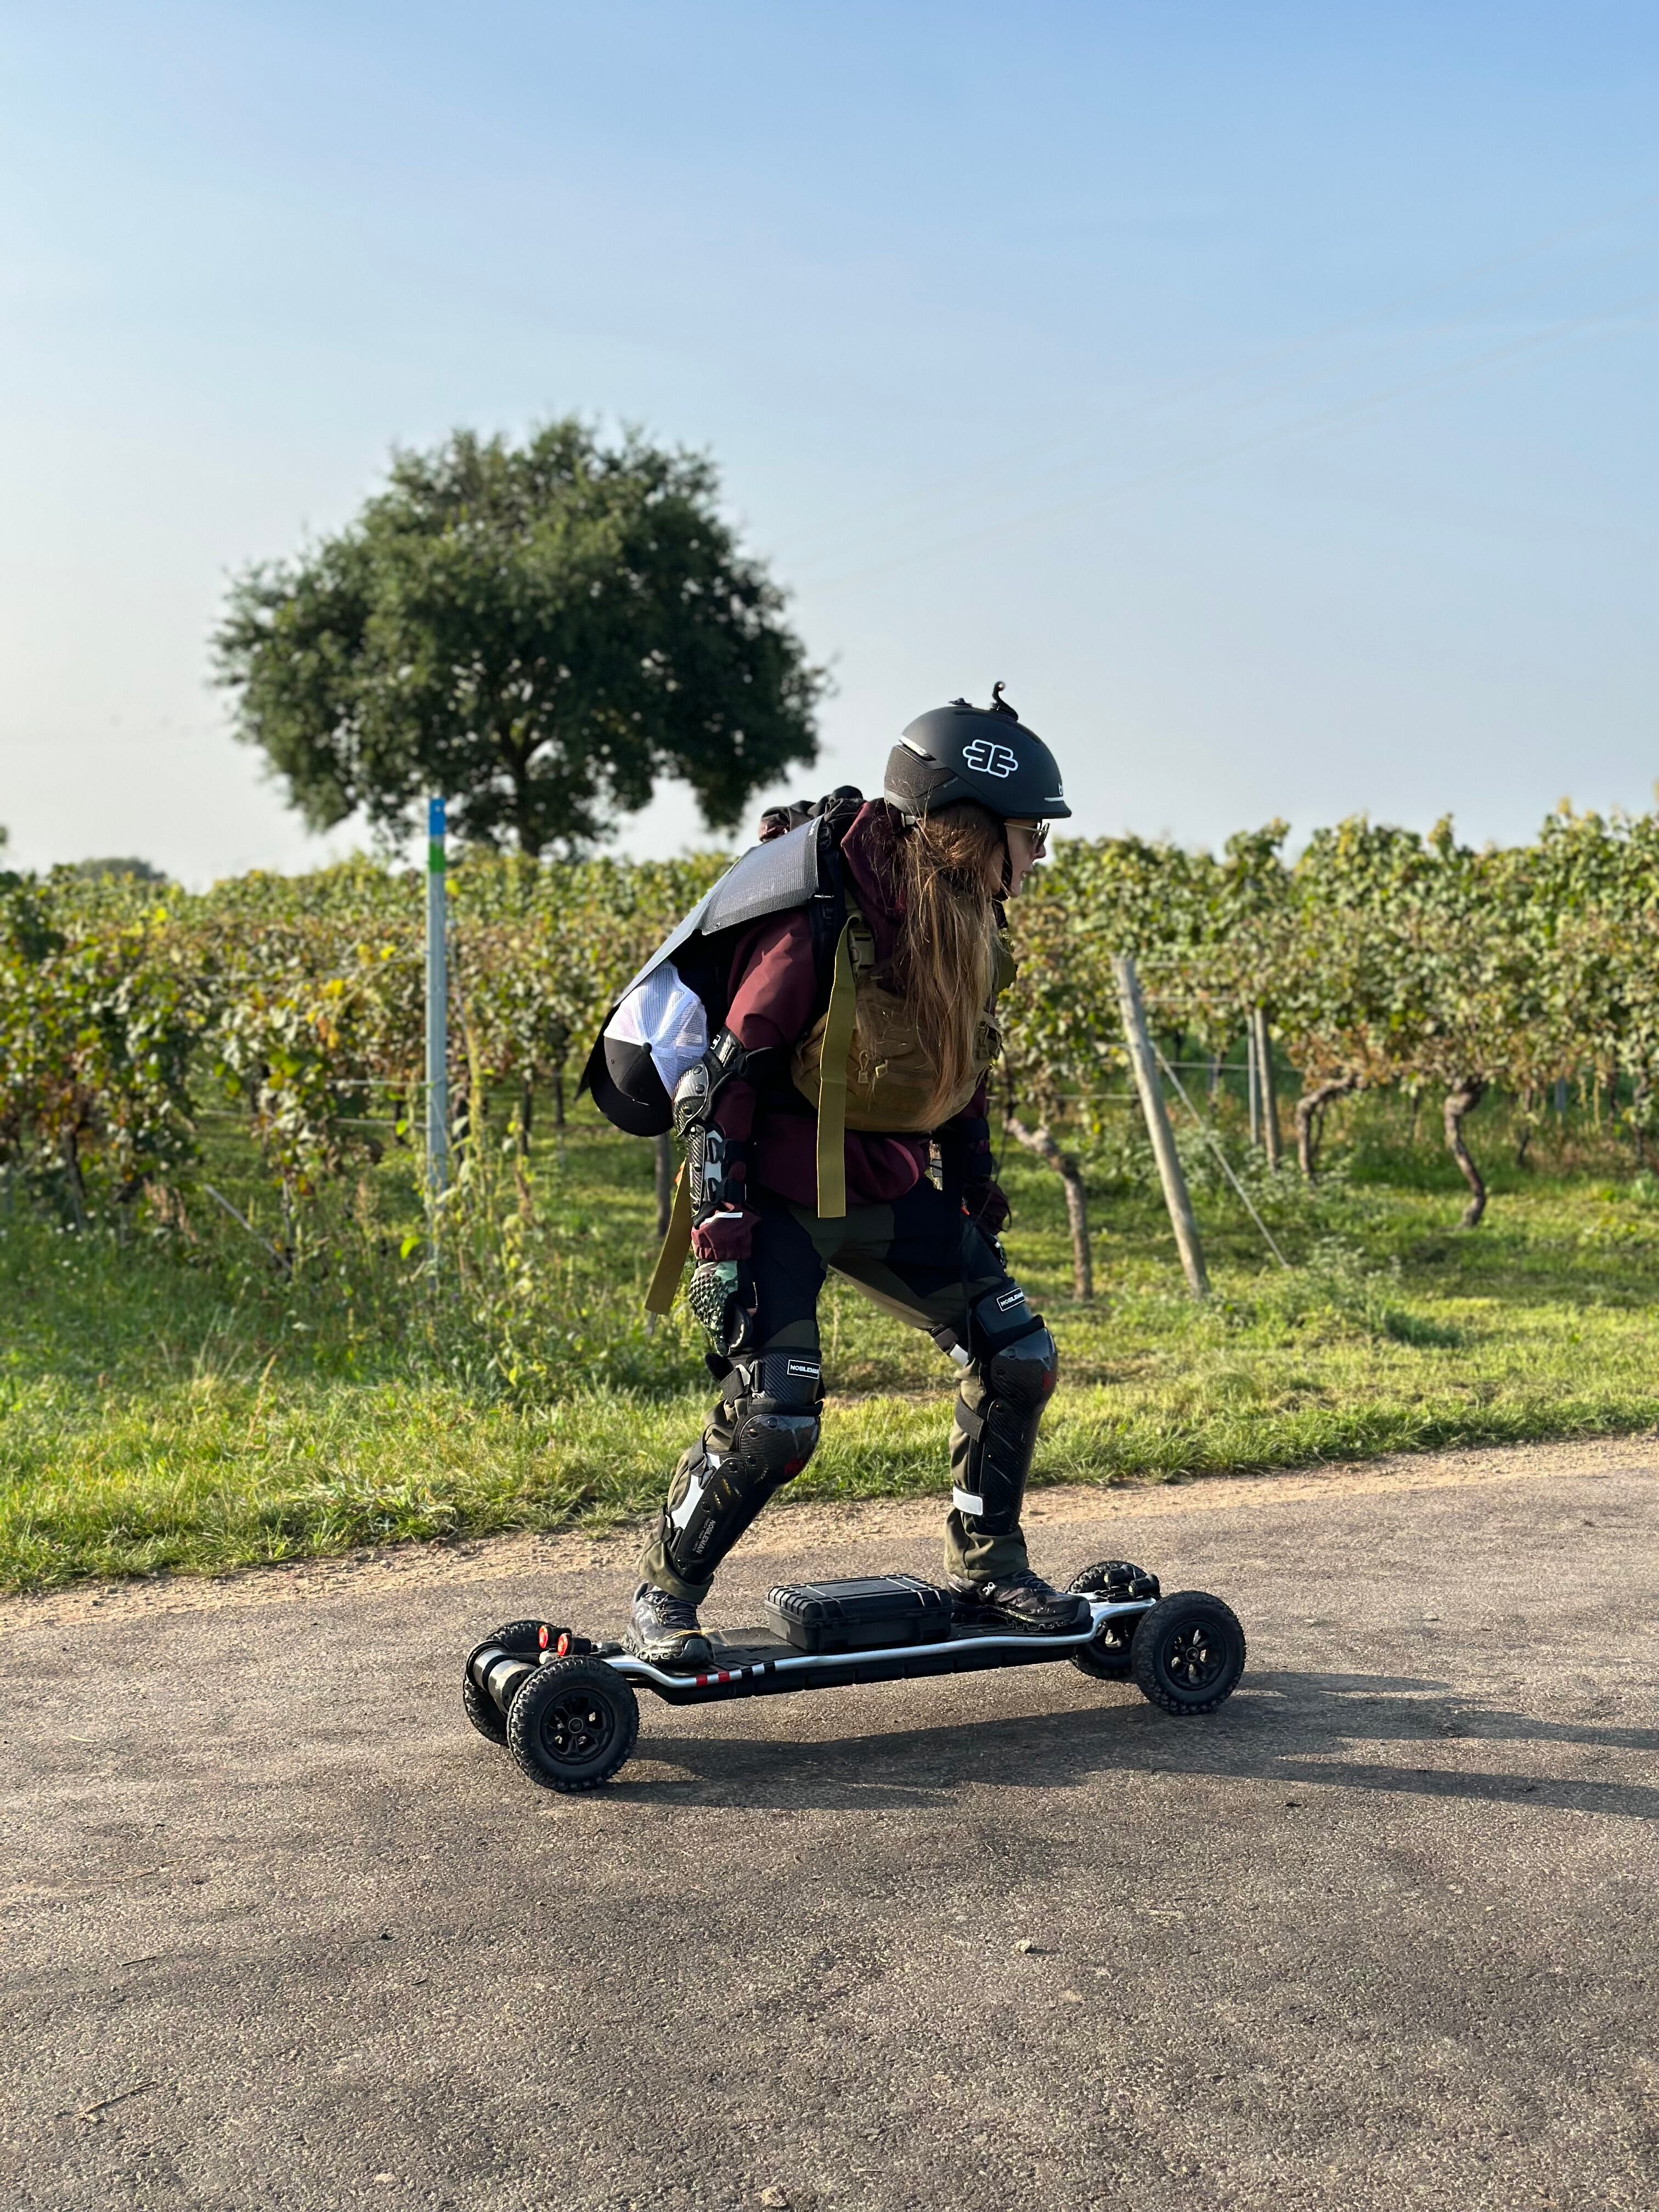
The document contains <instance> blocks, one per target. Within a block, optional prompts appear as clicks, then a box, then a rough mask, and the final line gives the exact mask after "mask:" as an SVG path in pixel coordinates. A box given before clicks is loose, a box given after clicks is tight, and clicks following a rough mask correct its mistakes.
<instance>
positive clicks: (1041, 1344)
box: [981, 1326, 1060, 1406]
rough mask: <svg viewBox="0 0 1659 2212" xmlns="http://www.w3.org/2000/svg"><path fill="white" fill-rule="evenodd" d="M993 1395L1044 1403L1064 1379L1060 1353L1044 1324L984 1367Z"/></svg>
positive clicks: (1014, 1401)
mask: <svg viewBox="0 0 1659 2212" xmlns="http://www.w3.org/2000/svg"><path fill="white" fill-rule="evenodd" d="M981 1373H982V1374H983V1375H984V1377H985V1380H986V1383H987V1386H988V1387H989V1389H990V1393H991V1395H992V1397H993V1398H995V1399H1000V1400H1003V1401H1006V1403H1007V1404H1009V1405H1013V1406H1041V1405H1042V1403H1043V1402H1044V1401H1045V1400H1046V1399H1047V1398H1048V1395H1049V1394H1050V1393H1051V1392H1052V1391H1053V1389H1054V1385H1055V1383H1057V1382H1058V1381H1059V1380H1060V1352H1059V1349H1058V1347H1057V1346H1056V1345H1055V1343H1054V1339H1053V1337H1052V1336H1050V1335H1049V1334H1048V1330H1047V1329H1046V1328H1042V1327H1041V1326H1039V1327H1037V1328H1034V1329H1032V1330H1030V1332H1029V1334H1026V1335H1024V1336H1021V1337H1016V1338H1015V1340H1014V1341H1013V1342H1012V1344H1005V1345H1004V1346H1003V1347H1002V1349H1001V1351H1000V1352H993V1353H992V1354H991V1357H990V1358H988V1359H987V1361H986V1363H985V1364H984V1367H983V1368H982V1369H981Z"/></svg>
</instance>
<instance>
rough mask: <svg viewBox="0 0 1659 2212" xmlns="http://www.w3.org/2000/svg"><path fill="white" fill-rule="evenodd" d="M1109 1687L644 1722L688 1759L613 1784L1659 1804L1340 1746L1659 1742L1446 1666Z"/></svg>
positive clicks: (645, 1749)
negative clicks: (1233, 1792) (799, 1717)
mask: <svg viewBox="0 0 1659 2212" xmlns="http://www.w3.org/2000/svg"><path fill="white" fill-rule="evenodd" d="M1102 1694H1103V1699H1108V1700H1109V1702H1104V1703H1103V1704H1101V1705H1097V1706H1093V1707H1085V1708H1084V1709H1083V1710H1081V1711H1070V1712H1064V1713H1034V1714H1030V1715H1019V1716H1017V1717H1007V1718H1000V1719H995V1720H986V1721H978V1722H965V1723H955V1724H953V1725H951V1726H949V1727H945V1728H933V1729H899V1730H896V1731H894V1732H892V1733H890V1734H888V1735H879V1734H861V1735H847V1736H839V1737H830V1738H827V1739H824V1738H819V1739H817V1740H813V1741H781V1740H779V1739H776V1738H773V1737H745V1736H737V1735H712V1734H710V1735H702V1734H698V1735H690V1734H684V1735H664V1734H661V1733H659V1732H658V1731H657V1730H656V1729H650V1728H647V1734H646V1735H645V1736H644V1738H643V1739H642V1740H641V1746H640V1756H641V1759H645V1760H664V1761H667V1762H670V1763H671V1765H672V1766H673V1767H675V1768H676V1769H678V1770H679V1771H678V1774H677V1775H676V1776H675V1777H674V1778H672V1779H671V1780H663V1779H653V1778H651V1777H650V1776H649V1775H648V1774H642V1775H641V1776H640V1777H639V1778H637V1779H634V1780H630V1779H629V1773H628V1771H626V1770H625V1771H624V1772H623V1775H622V1777H621V1778H619V1780H618V1781H617V1783H615V1784H613V1785H612V1787H611V1791H610V1792H609V1793H607V1794H608V1795H610V1796H612V1797H613V1798H618V1797H619V1798H622V1799H624V1800H625V1799H629V1798H632V1799H634V1800H635V1801H636V1802H641V1803H647V1802H651V1803H663V1802H667V1801H668V1800H670V1799H676V1798H677V1799H678V1801H679V1802H682V1803H684V1802H688V1800H693V1801H695V1802H699V1803H703V1804H708V1803H714V1804H729V1805H748V1806H754V1805H762V1806H765V1805H776V1806H779V1807H792V1808H815V1807H816V1808H826V1809H832V1808H855V1807H860V1806H862V1807H866V1808H868V1807H871V1806H872V1805H891V1806H907V1805H913V1806H924V1805H927V1804H933V1805H938V1804H939V1802H941V1800H945V1799H948V1798H949V1797H950V1796H951V1793H952V1792H954V1791H956V1790H961V1789H963V1787H964V1786H967V1785H969V1784H973V1785H976V1786H978V1787H981V1788H985V1787H987V1786H988V1787H991V1788H997V1787H1000V1786H1005V1785H1006V1786H1008V1787H1011V1788H1019V1789H1030V1788H1031V1787H1033V1786H1036V1787H1038V1788H1042V1787H1049V1788H1066V1787H1068V1786H1073V1785H1075V1784H1079V1783H1083V1782H1086V1781H1089V1780H1091V1778H1094V1777H1096V1776H1099V1775H1106V1774H1112V1773H1120V1774H1121V1773H1141V1774H1146V1773H1179V1774H1208V1775H1214V1776H1218V1777H1227V1776H1236V1777H1238V1778H1248V1779H1251V1780H1255V1781H1267V1782H1273V1783H1275V1784H1285V1785H1286V1786H1287V1787H1293V1788H1295V1789H1296V1790H1330V1789H1340V1790H1385V1791H1394V1792H1403V1793H1405V1794H1407V1795H1408V1796H1420V1797H1437V1798H1459V1797H1461V1798H1469V1799H1474V1800H1482V1801H1486V1802H1491V1803H1498V1804H1515V1805H1541V1806H1552V1807H1556V1808H1563V1809H1565V1810H1569V1811H1572V1812H1581V1813H1586V1812H1593V1813H1611V1814H1622V1815H1624V1816H1625V1817H1626V1818H1628V1819H1632V1820H1659V1788H1654V1787H1650V1786H1647V1785H1644V1784H1632V1783H1613V1782H1596V1781H1592V1780H1584V1779H1580V1778H1570V1777H1556V1776H1548V1775H1542V1776H1541V1775H1529V1774H1526V1773H1503V1772H1489V1771H1476V1770H1473V1769H1471V1768H1468V1767H1467V1766H1459V1765H1419V1764H1416V1763H1414V1762H1413V1759H1411V1757H1410V1753H1409V1751H1407V1755H1406V1756H1404V1757H1402V1758H1401V1759H1400V1760H1399V1762H1398V1763H1395V1761H1393V1760H1389V1759H1356V1758H1352V1757H1349V1758H1343V1757H1340V1756H1338V1755H1336V1754H1338V1753H1340V1752H1341V1751H1342V1749H1343V1748H1344V1747H1347V1746H1352V1747H1355V1748H1358V1747H1360V1746H1364V1747H1376V1746H1380V1745H1383V1744H1398V1745H1401V1746H1402V1747H1422V1748H1424V1749H1426V1748H1427V1747H1430V1746H1431V1745H1432V1746H1437V1747H1438V1746H1442V1745H1448V1744H1449V1743H1451V1742H1453V1741H1459V1742H1469V1743H1476V1742H1490V1743H1504V1744H1512V1745H1528V1744H1572V1745H1577V1746H1581V1747H1591V1748H1594V1749H1598V1750H1603V1751H1608V1752H1613V1751H1647V1752H1652V1751H1659V1729H1641V1728H1627V1727H1619V1726H1608V1727H1601V1726H1598V1725H1597V1724H1596V1723H1594V1722H1590V1721H1585V1722H1562V1721H1550V1720H1541V1719H1537V1718H1534V1717H1533V1716H1532V1715H1530V1714H1528V1713H1518V1712H1512V1711H1504V1710H1501V1709H1498V1708H1494V1707H1488V1706H1483V1705H1480V1704H1478V1703H1476V1702H1474V1701H1473V1700H1470V1699H1467V1698H1462V1697H1458V1696H1456V1695H1455V1694H1453V1693H1452V1692H1450V1690H1449V1686H1448V1685H1447V1684H1445V1683H1444V1682H1441V1681H1435V1680H1419V1679H1416V1678H1413V1677H1409V1676H1407V1677H1401V1676H1394V1675H1382V1674H1377V1675H1367V1674H1292V1673H1279V1674H1260V1675H1255V1676H1253V1677H1251V1678H1250V1680H1249V1682H1248V1683H1247V1685H1246V1686H1245V1687H1244V1688H1243V1689H1241V1690H1240V1691H1239V1692H1238V1693H1237V1696H1236V1697H1235V1698H1234V1699H1232V1700H1231V1703H1230V1704H1229V1705H1226V1706H1225V1708H1224V1710H1223V1711H1221V1712H1219V1713H1217V1714H1213V1715H1212V1716H1210V1717H1206V1718H1202V1719H1197V1720H1177V1719H1175V1718H1173V1717H1170V1716H1168V1715H1165V1714H1164V1713H1160V1712H1158V1711H1154V1710H1153V1709H1152V1707H1151V1706H1149V1705H1146V1704H1144V1703H1143V1702H1142V1701H1141V1699H1139V1697H1135V1698H1134V1699H1133V1703H1130V1702H1128V1700H1127V1699H1126V1698H1125V1696H1123V1695H1122V1694H1121V1693H1116V1694H1115V1693H1114V1692H1112V1691H1110V1690H1105V1691H1103V1693H1102ZM688 1776H689V1777H690V1779H691V1781H692V1783H693V1784H694V1787H693V1789H692V1790H690V1791H688V1790H686V1788H685V1781H686V1778H687V1777H688Z"/></svg>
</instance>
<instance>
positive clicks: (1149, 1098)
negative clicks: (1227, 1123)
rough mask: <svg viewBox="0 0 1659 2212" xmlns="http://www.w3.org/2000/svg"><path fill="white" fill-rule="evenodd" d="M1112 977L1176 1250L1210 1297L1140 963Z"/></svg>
mask: <svg viewBox="0 0 1659 2212" xmlns="http://www.w3.org/2000/svg"><path fill="white" fill-rule="evenodd" d="M1112 975H1113V979H1114V981H1115V982H1116V984H1117V1003H1118V1010H1119V1012H1121V1015H1122V1017H1123V1035H1124V1039H1125V1041H1126V1042H1127V1045H1128V1048H1129V1065H1130V1066H1132V1067H1133V1070H1134V1076H1135V1088H1136V1090H1137V1091H1139V1093H1140V1110H1141V1112H1142V1113H1143V1114H1144V1115H1146V1133H1147V1135H1148V1136H1149V1137H1150V1138H1151V1139H1152V1156H1153V1158H1155V1159H1156V1160H1157V1162H1158V1181H1159V1182H1161V1183H1162V1184H1163V1186H1164V1205H1165V1206H1168V1208H1169V1209H1170V1227H1171V1228H1172V1229H1173V1230H1174V1231H1175V1240H1176V1250H1177V1251H1178V1252H1179V1253H1180V1255H1181V1265H1182V1269H1183V1271H1184V1272H1185V1274H1186V1277H1187V1286H1188V1289H1189V1290H1190V1291H1192V1294H1193V1296H1194V1297H1195V1298H1206V1297H1208V1296H1209V1295H1210V1279H1209V1277H1208V1276H1207V1275H1206V1273H1205V1272H1204V1251H1203V1248H1202V1246H1201V1245H1200V1243H1199V1241H1198V1224H1197V1223H1196V1222H1195V1221H1194V1218H1193V1206H1192V1200H1190V1199H1189V1198H1188V1195H1187V1178H1186V1177H1185V1176H1183V1175H1182V1172H1181V1160H1180V1158H1179V1156H1178V1154H1177V1153H1176V1146H1175V1137H1174V1134H1173V1133H1172V1132H1171V1130H1170V1116H1169V1114H1168V1112H1167V1111H1166V1109H1165V1108H1164V1086H1163V1085H1162V1084H1161V1083H1160V1082H1159V1081H1158V1060H1157V1059H1156V1057H1155V1055H1154V1054H1153V1051H1152V1038H1151V1037H1150V1036H1148V1035H1147V1033H1146V1007H1145V1006H1143V1005H1142V1004H1141V1000H1140V981H1139V977H1138V976H1137V975H1136V974H1135V963H1134V962H1133V959H1131V957H1129V955H1128V954H1127V952H1115V953H1114V954H1113V955H1112Z"/></svg>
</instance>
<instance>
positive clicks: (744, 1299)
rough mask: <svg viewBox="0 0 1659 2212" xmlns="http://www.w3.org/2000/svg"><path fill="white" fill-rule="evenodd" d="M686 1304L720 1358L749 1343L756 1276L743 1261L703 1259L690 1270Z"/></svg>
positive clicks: (752, 1332)
mask: <svg viewBox="0 0 1659 2212" xmlns="http://www.w3.org/2000/svg"><path fill="white" fill-rule="evenodd" d="M685 1295H686V1303H687V1304H689V1305H690V1309H691V1310H692V1312H693V1313H694V1314H696V1316H697V1319H698V1320H699V1321H700V1322H702V1325H703V1327H704V1328H706V1329H707V1330H708V1335H709V1340H710V1341H711V1343H712V1344H713V1345H714V1349H715V1351H716V1352H719V1353H720V1357H721V1358H722V1359H730V1358H733V1357H734V1355H735V1354H736V1353H738V1352H741V1351H742V1350H743V1349H744V1346H746V1345H747V1344H748V1343H749V1341H750V1338H751V1337H752V1336H753V1334H754V1329H755V1276H754V1271H753V1269H752V1268H751V1267H750V1265H749V1263H748V1261H746V1260H704V1261H699V1263H698V1265H697V1266H696V1267H694V1268H693V1269H692V1270H691V1285H690V1289H689V1290H688V1291H687V1292H686V1294H685Z"/></svg>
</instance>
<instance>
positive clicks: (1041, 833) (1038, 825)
mask: <svg viewBox="0 0 1659 2212" xmlns="http://www.w3.org/2000/svg"><path fill="white" fill-rule="evenodd" d="M1008 827H1009V828H1010V829H1023V830H1024V832H1025V834H1026V836H1028V837H1029V838H1030V841H1031V858H1032V859H1033V860H1041V859H1042V856H1043V854H1045V853H1046V852H1047V851H1048V823H1046V822H1011V823H1009V824H1008Z"/></svg>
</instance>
